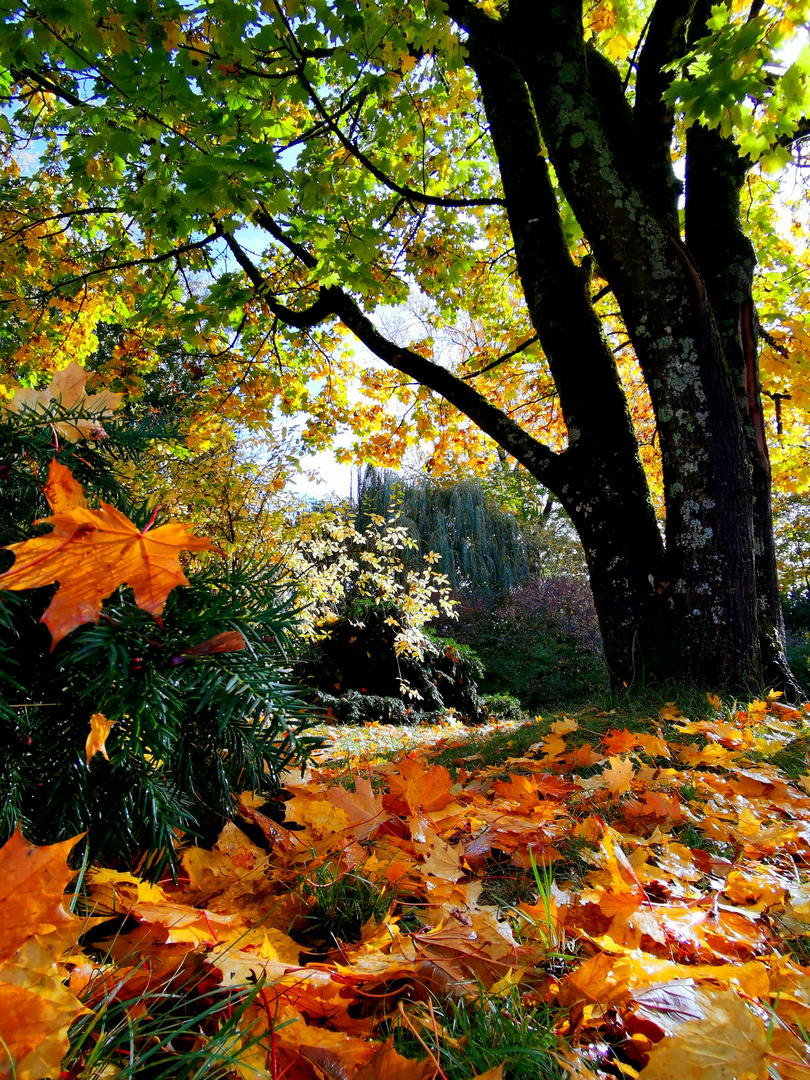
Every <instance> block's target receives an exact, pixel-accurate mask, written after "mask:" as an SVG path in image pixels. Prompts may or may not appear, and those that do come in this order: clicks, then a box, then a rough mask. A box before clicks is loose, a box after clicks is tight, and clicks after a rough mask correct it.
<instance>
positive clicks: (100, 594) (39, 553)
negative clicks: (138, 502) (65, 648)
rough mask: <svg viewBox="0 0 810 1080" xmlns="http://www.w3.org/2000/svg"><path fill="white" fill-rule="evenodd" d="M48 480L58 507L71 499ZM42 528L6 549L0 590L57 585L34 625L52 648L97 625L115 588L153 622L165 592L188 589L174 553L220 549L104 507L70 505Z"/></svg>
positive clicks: (175, 528) (180, 529) (176, 528)
mask: <svg viewBox="0 0 810 1080" xmlns="http://www.w3.org/2000/svg"><path fill="white" fill-rule="evenodd" d="M60 468H61V466H60ZM54 475H55V476H59V477H60V479H59V480H58V481H55V490H57V491H58V492H59V494H58V495H55V496H54V497H55V498H56V499H57V505H59V500H61V499H62V498H63V497H69V498H72V499H74V500H75V498H76V494H75V491H74V492H73V493H72V494H71V495H69V496H65V495H64V492H65V490H66V487H67V486H68V485H66V481H65V479H64V477H63V476H62V474H58V473H55V474H54ZM49 479H50V477H49ZM76 487H78V485H76ZM41 523H42V524H48V525H51V526H53V531H52V532H50V533H48V534H47V535H46V536H38V537H35V538H34V539H33V540H23V541H21V542H20V543H18V544H10V545H8V548H7V550H9V551H12V552H14V556H15V562H14V565H13V566H12V568H11V569H10V570H8V571H6V573H5V574H2V575H0V588H4V589H9V590H12V591H19V590H21V589H36V588H39V587H40V586H42V585H53V584H55V583H56V582H58V583H59V588H58V589H57V591H56V595H55V596H54V598H53V600H52V601H51V603H50V605H49V606H48V608H47V610H46V612H45V614H44V615H43V616H42V620H41V621H42V622H44V623H45V624H46V625H47V627H48V629H49V630H50V632H51V638H52V642H51V649H53V648H54V647H55V646H56V645H57V644H58V643H59V642H60V641H61V640H62V638H63V637H65V636H66V635H67V634H69V633H70V632H71V630H75V629H76V627H77V626H81V625H82V623H88V622H92V623H95V622H98V619H99V615H100V613H101V604H102V601H103V600H105V599H106V598H107V597H108V596H110V595H111V594H112V593H113V592H115V590H116V589H117V588H118V587H119V586H120V585H129V586H130V587H131V588H132V590H133V592H134V594H135V603H136V604H137V605H138V607H139V608H142V609H143V610H144V611H148V612H149V613H150V615H152V616H153V617H154V618H155V620H156V621H157V622H158V623H159V624H160V622H161V619H160V616H161V614H162V613H163V608H164V605H165V603H166V597H167V596H168V594H169V593H170V592H171V590H172V589H174V588H175V587H176V586H177V585H188V579H187V578H186V576H185V574H184V573H183V571H182V569H181V567H180V560H179V557H178V555H179V552H180V551H183V550H185V551H216V552H219V548H217V547H216V546H215V545H214V544H212V543H211V541H210V540H205V539H203V538H202V537H199V536H195V535H194V534H193V533H192V532H191V528H190V526H188V525H180V524H168V525H160V526H158V527H157V528H156V529H151V530H148V531H147V530H143V531H141V530H139V529H138V527H137V526H136V525H135V524H133V522H131V521H130V520H129V518H127V517H125V516H124V515H123V514H122V513H121V512H120V511H118V510H116V509H115V508H114V507H112V506H109V505H108V504H107V503H101V506H100V508H99V509H98V510H92V509H90V508H89V507H87V506H86V505H84V506H82V505H76V504H75V501H74V505H73V506H72V507H71V508H69V509H66V510H62V511H59V512H57V513H55V514H53V515H52V516H51V517H48V518H43V519H42V522H41ZM220 554H221V552H220Z"/></svg>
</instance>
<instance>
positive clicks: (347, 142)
mask: <svg viewBox="0 0 810 1080" xmlns="http://www.w3.org/2000/svg"><path fill="white" fill-rule="evenodd" d="M277 7H278V5H277ZM278 11H279V15H280V17H281V18H282V19H283V21H284V22H285V24H286V25H287V32H288V33H289V35H290V38H291V40H292V41H294V42H295V47H296V49H298V50H299V51H300V52H301V53H302V54H303V50H301V49H300V46H299V44H298V41H297V39H296V38H295V35H294V34H293V31H292V29H291V28H290V26H289V24H288V23H287V20H286V17H285V16H284V13H283V12H282V11H281V8H280V7H278ZM305 63H306V58H305V57H302V63H301V67H300V69H299V72H298V78H299V80H300V82H301V85H302V86H303V87H304V88H305V90H306V91H307V93H308V94H309V96H310V98H311V99H312V102H313V104H314V105H315V110H316V112H317V113H318V115H319V116H320V117H321V119H322V120H323V122H324V123H325V124H326V125H327V127H328V128H329V130H330V131H331V132H332V133H333V134H334V135H335V136H336V137H337V139H338V141H339V142H340V144H341V146H342V147H343V148H344V150H346V151H347V152H348V153H349V154H351V155H352V157H353V158H354V159H355V160H356V161H358V162H359V163H360V164H361V165H362V166H363V168H364V169H366V170H367V171H368V172H370V173H371V175H372V176H373V177H374V178H375V179H377V180H379V181H380V183H381V184H383V186H384V187H387V188H388V189H389V191H394V192H396V194H397V195H402V196H403V197H404V198H405V199H407V200H408V201H409V202H412V203H421V204H423V205H425V206H441V207H445V208H453V207H457V208H463V207H468V206H503V205H504V201H503V199H499V198H480V199H457V198H455V197H452V196H449V195H428V193H427V192H424V191H417V190H416V189H415V188H411V187H406V186H404V185H402V184H398V183H396V181H395V180H392V179H391V177H390V176H388V174H387V173H385V172H383V170H382V169H380V168H379V167H378V166H377V165H375V164H374V162H373V161H372V160H371V158H370V157H368V155H367V154H364V153H363V151H362V150H361V149H360V147H359V146H358V145H357V144H356V143H355V142H353V141H352V140H351V139H349V138H348V137H347V136H346V135H345V134H344V133H343V131H342V129H341V127H340V125H339V124H337V123H336V122H335V120H334V119H333V117H332V115H331V113H330V112H329V110H328V109H327V108H326V106H325V105H324V104H323V102H322V101H321V99H320V98H319V97H318V95H317V93H316V92H315V88H314V86H313V85H312V83H311V82H310V81H309V79H308V78H307V76H306V72H305Z"/></svg>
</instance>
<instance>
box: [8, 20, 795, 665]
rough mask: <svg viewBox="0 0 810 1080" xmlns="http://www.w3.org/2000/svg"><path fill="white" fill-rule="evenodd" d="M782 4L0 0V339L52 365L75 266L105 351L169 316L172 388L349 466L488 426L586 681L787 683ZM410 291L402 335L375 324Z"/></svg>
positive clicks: (789, 338)
mask: <svg viewBox="0 0 810 1080" xmlns="http://www.w3.org/2000/svg"><path fill="white" fill-rule="evenodd" d="M806 10H807V4H806V3H805V2H796V3H788V4H786V5H785V4H780V5H776V4H770V3H766V2H763V0H752V2H751V3H741V2H740V0H727V2H723V3H719V4H716V5H714V6H710V4H709V3H708V2H707V0H655V2H642V0H600V2H598V3H596V4H594V5H587V10H584V9H583V5H582V3H581V0H554V2H552V3H549V4H543V5H538V4H537V3H535V2H529V0H482V2H481V3H478V4H475V3H471V2H470V0H418V2H415V3H414V2H407V3H404V2H398V0H361V2H360V3H354V2H347V0H312V2H307V0H261V3H259V2H258V0H203V2H201V3H200V4H197V5H194V6H193V7H189V6H184V5H182V4H179V3H175V2H172V0H112V2H110V0H105V2H104V3H101V0H42V2H31V3H14V2H10V0H6V3H5V4H4V5H3V13H4V20H5V21H4V25H3V28H2V34H0V61H2V63H3V64H4V65H5V69H6V75H5V76H4V82H3V84H2V85H3V86H5V88H6V89H5V93H6V96H7V99H8V100H9V102H10V107H9V108H6V110H5V112H4V115H3V119H2V120H0V126H4V127H7V131H6V134H5V135H4V136H3V137H4V138H5V139H6V140H7V141H8V142H9V144H13V143H17V145H19V144H20V141H21V140H28V153H27V154H17V155H16V156H14V157H12V159H11V163H10V165H9V166H8V168H7V171H6V174H5V196H4V202H3V206H2V208H0V212H2V219H3V223H4V229H5V235H4V256H3V258H4V263H5V265H6V266H7V267H8V268H9V273H8V274H7V276H6V287H5V292H4V295H3V300H4V304H5V307H4V309H3V310H4V312H5V316H6V321H5V327H4V333H5V334H6V340H7V341H9V342H10V343H11V344H13V346H14V348H15V349H17V350H22V351H23V354H24V358H25V363H26V364H28V365H29V366H30V367H29V368H28V369H26V370H30V371H32V372H33V371H34V370H36V368H37V365H38V364H39V365H40V366H42V365H44V366H47V365H48V364H49V363H50V364H52V363H53V362H54V360H53V357H54V356H56V357H57V358H58V357H59V355H60V353H59V340H58V339H59V335H60V333H63V336H64V338H65V340H66V341H67V346H66V348H67V349H68V350H69V333H68V330H69V326H70V320H71V318H72V315H71V312H75V311H76V310H77V308H80V306H81V298H82V296H83V295H85V294H86V295H90V294H92V295H93V297H94V299H95V302H97V303H98V304H99V306H100V308H101V307H103V305H102V300H101V299H99V294H101V295H102V297H106V302H107V303H108V304H110V305H113V306H115V304H116V303H117V305H118V307H117V308H116V316H117V317H118V318H119V319H120V318H125V316H126V317H128V318H129V320H130V328H131V334H132V337H133V339H137V341H138V349H136V350H134V351H133V352H132V354H131V355H130V354H128V353H127V351H126V350H123V351H122V354H121V355H120V356H119V357H118V360H117V367H115V368H114V369H113V368H108V370H107V374H108V375H112V376H115V377H117V378H119V379H122V378H124V379H125V378H128V377H129V378H132V377H133V371H134V372H135V374H136V375H138V374H139V375H140V377H144V372H148V366H149V347H148V337H149V334H155V335H159V334H164V335H165V334H169V335H175V336H182V338H183V339H184V341H185V342H186V346H187V348H188V350H189V352H190V353H191V354H192V355H191V358H190V362H193V363H194V364H196V365H197V366H198V368H199V370H200V373H201V374H200V377H199V380H198V383H197V385H198V388H199V409H198V411H199V412H201V413H202V412H205V411H206V410H208V412H209V413H211V414H213V413H216V412H217V411H219V412H220V413H223V412H224V413H225V414H226V415H230V416H231V417H233V418H234V419H235V420H238V421H239V422H242V423H253V424H261V423H262V422H264V421H265V420H266V418H267V417H268V416H269V415H270V414H271V413H272V412H273V410H274V409H275V410H276V411H278V410H280V411H281V412H287V413H302V412H303V413H307V414H308V415H309V417H310V421H309V425H308V428H307V431H306V436H307V438H308V439H309V440H310V442H311V443H312V444H313V445H323V444H324V443H325V442H328V440H329V439H330V438H331V436H332V435H333V434H334V433H335V431H336V430H337V428H338V427H339V425H341V424H342V423H345V424H348V425H350V426H351V427H353V429H354V431H355V432H356V433H357V440H358V441H357V445H356V448H355V449H356V452H357V454H358V456H361V457H365V458H366V459H367V460H368V459H370V460H374V461H376V462H377V463H379V464H391V463H393V462H395V461H396V460H397V458H398V456H399V455H401V454H402V452H403V451H404V449H405V448H406V447H407V446H408V445H409V444H410V443H412V442H414V441H416V440H418V439H421V440H429V441H432V447H433V456H432V458H431V464H432V466H433V468H434V469H435V470H436V471H441V469H442V468H443V467H445V465H446V463H447V462H448V461H449V460H450V459H451V458H453V457H454V456H455V457H456V458H460V459H461V460H462V461H465V462H467V463H472V464H475V463H482V462H484V461H485V460H486V459H487V455H488V454H489V453H490V450H491V446H492V444H491V442H488V441H487V440H486V439H484V438H483V437H482V436H481V435H480V432H483V433H485V434H486V436H487V437H488V439H489V440H494V442H495V443H496V444H498V445H499V446H500V447H501V448H502V450H503V451H505V452H506V453H507V454H509V455H511V456H512V457H513V458H514V459H516V460H517V461H518V462H520V463H521V464H522V465H523V466H524V467H525V468H526V469H527V470H528V471H529V472H530V473H531V474H532V475H533V476H534V477H536V478H537V479H539V480H540V481H541V483H542V484H543V485H544V486H545V487H546V488H547V489H548V490H550V491H551V492H553V494H554V495H555V496H556V498H557V499H559V500H560V502H561V503H562V504H563V505H564V507H565V508H566V510H567V512H568V513H569V515H570V517H571V519H572V521H573V522H574V524H575V526H576V528H577V530H578V532H579V535H580V537H581V539H582V543H583V545H584V549H585V552H586V556H587V561H588V567H589V572H590V577H591V585H592V588H593V593H594V598H595V602H596V607H597V611H598V614H599V620H600V625H601V630H602V636H603V639H604V643H605V650H606V658H607V662H608V666H609V668H610V671H611V673H612V677H613V679H614V681H615V682H616V683H618V684H621V683H630V682H631V681H632V680H633V679H634V678H635V677H637V676H638V675H639V673H640V671H641V670H642V667H643V668H644V669H645V670H646V672H647V674H648V675H650V674H652V673H657V674H670V675H679V676H686V677H690V678H693V679H696V680H699V681H703V682H708V683H712V684H719V683H744V682H746V681H749V682H757V683H761V682H763V681H765V682H767V683H771V684H778V685H781V686H789V685H790V682H791V679H790V673H789V671H788V669H787V666H786V664H785V660H784V648H783V639H784V635H783V628H782V618H781V613H780V607H779V597H778V586H777V578H776V565H775V558H774V545H773V539H772V526H771V508H770V486H771V466H770V463H769V455H768V446H767V439H766V436H767V426H768V424H767V417H766V413H765V411H764V409H763V404H762V390H763V388H762V387H761V384H760V373H759V363H760V355H759V353H760V344H761V342H762V340H763V335H765V339H766V340H767V341H768V342H769V344H768V346H767V348H768V349H769V350H770V354H769V356H770V360H771V361H773V362H770V364H769V368H768V379H769V382H768V385H766V386H765V387H764V390H765V391H767V392H768V393H770V394H771V398H770V399H769V401H775V403H776V405H777V406H778V407H779V425H780V427H781V429H782V430H787V429H788V428H789V427H790V424H793V426H794V427H796V426H797V425H798V426H800V425H801V424H802V423H803V420H802V418H801V416H800V415H798V414H797V411H796V410H797V408H798V406H799V405H801V402H799V400H798V395H797V394H794V400H793V401H790V400H789V399H788V395H789V394H790V393H791V387H790V385H789V380H790V377H791V373H792V372H793V371H795V370H799V369H800V366H801V362H802V359H801V358H802V353H801V331H802V327H801V321H800V318H799V315H800V312H799V308H798V307H797V297H796V296H793V297H792V296H791V295H790V293H789V291H787V289H786V285H785V282H788V281H790V280H793V281H795V280H800V275H798V276H796V275H794V276H793V277H791V274H793V272H794V271H797V270H801V269H802V268H803V259H804V251H803V249H802V246H801V244H802V240H801V235H800V233H801V230H799V234H798V235H797V237H796V238H795V240H794V241H793V242H791V238H790V237H789V236H786V237H785V238H784V239H781V240H780V239H779V238H778V236H777V231H778V229H779V227H780V226H779V213H778V212H777V210H778V208H779V206H780V204H779V203H778V199H779V191H778V184H777V183H776V182H775V181H773V180H772V179H771V178H772V177H773V176H774V175H775V173H774V172H773V170H774V168H778V167H780V166H782V165H784V164H786V163H787V162H788V161H789V160H790V152H791V147H793V146H794V145H799V144H800V140H801V138H802V136H803V133H804V131H805V125H804V119H803V115H804V107H805V99H806V97H807V75H806V67H807V54H806V53H803V54H801V55H800V56H799V58H798V59H797V60H796V61H795V62H793V63H788V62H787V61H786V60H784V57H785V56H787V55H789V52H790V48H791V43H792V41H793V40H794V39H795V38H797V37H798V36H799V35H800V33H801V31H802V29H803V26H804V22H803V20H804V17H805V12H806ZM794 53H795V50H794ZM680 164H682V165H684V167H685V191H684V190H683V188H684V185H683V184H682V182H681V180H680V179H679V177H680V176H681V175H684V174H683V173H681V172H680V171H679V165H680ZM768 170H771V171H770V172H769V171H768ZM743 205H744V213H743V212H741V207H743ZM55 247H56V248H58V249H59V254H58V257H54V255H53V250H54V248H55ZM64 252H68V253H69V258H68V257H67V255H66V254H64ZM758 253H759V255H760V258H761V261H762V271H761V274H760V277H759V278H757V277H756V267H757V255H758ZM21 268H22V269H21ZM202 273H207V274H209V275H210V282H209V284H208V286H204V285H203V284H202V283H201V274H202ZM413 288H418V289H419V290H421V291H422V293H424V294H425V296H426V297H427V298H428V299H429V318H427V317H426V319H425V320H423V329H422V330H421V331H420V330H419V329H418V328H417V331H416V332H415V333H414V332H410V333H408V334H406V335H400V336H399V337H397V336H396V335H395V336H392V335H390V334H387V333H386V332H385V331H384V330H383V329H382V326H384V325H385V321H384V320H381V319H378V318H374V317H373V316H374V312H375V310H377V309H379V308H380V307H381V306H382V305H391V304H396V303H399V302H401V301H403V300H404V299H405V298H406V296H407V293H408V291H409V289H413ZM757 288H759V289H760V295H761V294H762V290H763V289H767V290H769V292H768V306H767V316H768V321H767V325H766V326H765V327H761V326H760V321H759V318H758V315H757V304H756V298H757ZM105 290H106V291H105ZM122 306H123V307H125V308H126V309H127V313H128V314H127V313H122V311H121V310H120V309H121V307H122ZM440 324H444V326H445V328H446V335H449V337H450V338H452V339H454V340H455V344H456V348H455V349H453V350H443V351H442V352H435V351H434V346H435V345H436V344H437V342H438V341H439V339H440V335H439V336H437V335H438V331H437V330H436V327H437V326H439V325H440ZM43 326H47V327H48V333H47V334H46V335H43V334H42V333H41V328H42V327H43ZM38 333H39V334H40V336H42V337H44V339H45V341H44V344H43V346H42V348H39V345H38V344H37V342H38V338H37V334H38ZM352 337H353V338H354V339H356V340H358V341H360V342H362V344H363V345H364V346H365V347H366V350H368V351H370V353H371V359H363V358H362V357H361V358H356V357H354V356H352V354H351V352H350V350H349V348H348V347H347V338H349V339H350V338H352ZM145 341H146V342H147V344H146V345H144V342H145ZM32 342H33V344H32ZM38 349H39V351H38ZM363 356H365V357H368V353H367V352H366V353H363ZM65 359H66V358H65ZM775 361H778V362H779V364H783V367H782V368H778V367H777V365H776V362H775ZM58 362H59V363H61V362H62V361H61V360H58ZM780 371H781V374H780ZM103 374H104V373H103V372H102V375H103ZM353 380H354V381H353ZM349 386H351V387H354V389H353V390H352V391H351V392H350V391H349V390H348V389H347V387H349ZM358 387H359V391H358V389H357V388H358ZM388 406H390V407H388ZM791 408H793V409H794V413H793V414H792V417H791V416H789V410H790V409H791ZM788 420H790V423H788ZM655 498H658V499H659V500H660V508H661V509H662V511H663V513H664V515H665V535H664V536H662V532H661V529H660V528H659V524H658V520H657V518H656V508H655V506H654V499H655Z"/></svg>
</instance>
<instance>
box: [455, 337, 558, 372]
mask: <svg viewBox="0 0 810 1080" xmlns="http://www.w3.org/2000/svg"><path fill="white" fill-rule="evenodd" d="M539 340H540V338H539V337H538V336H537V334H533V335H532V337H530V338H528V339H527V340H526V341H524V342H522V343H521V344H520V345H518V347H517V348H516V349H512V351H511V352H508V353H505V354H504V355H503V356H499V357H498V358H497V359H495V360H491V361H490V362H489V363H488V364H486V365H485V366H484V367H482V368H479V369H478V371H471V372H470V373H469V375H465V376H464V380H465V382H466V381H469V380H470V379H477V378H478V376H479V375H483V374H484V373H485V372H487V371H492V369H493V368H496V367H500V365H501V364H505V363H506V361H507V360H511V359H512V357H513V356H519V355H520V353H522V352H525V351H526V349H528V348H529V346H530V345H534V343H535V342H536V341H539ZM465 363H467V364H468V363H469V360H466V361H465Z"/></svg>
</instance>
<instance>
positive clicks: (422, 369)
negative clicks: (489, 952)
mask: <svg viewBox="0 0 810 1080" xmlns="http://www.w3.org/2000/svg"><path fill="white" fill-rule="evenodd" d="M326 292H327V293H328V294H329V296H330V302H331V303H332V305H333V310H334V312H335V314H336V315H337V316H338V318H339V319H340V321H341V322H342V323H343V324H344V326H347V327H348V328H349V329H350V330H351V331H352V333H353V334H354V335H355V337H357V339H358V340H359V341H361V342H362V343H363V344H364V345H365V346H366V348H367V349H369V350H370V351H371V352H373V353H374V355H375V356H377V357H378V358H379V359H380V360H382V361H383V362H384V363H386V364H388V366H389V367H392V368H394V369H395V370H396V371H401V372H402V373H403V374H404V375H408V376H409V377H410V378H412V379H414V380H415V381H416V382H418V383H421V385H422V386H426V387H428V389H430V390H434V391H435V392H436V393H437V394H440V395H441V396H442V397H443V398H444V399H445V400H446V401H449V402H450V404H451V405H454V406H455V407H456V408H457V409H458V410H459V412H462V413H464V415H465V416H468V417H469V418H470V419H471V420H472V421H473V422H474V423H475V424H477V425H478V427H480V428H481V430H482V431H485V432H486V433H487V435H489V436H491V438H493V439H494V440H495V442H496V443H497V444H498V445H499V446H502V447H503V448H504V449H505V450H506V451H507V453H509V454H511V455H512V457H514V458H515V459H516V460H517V461H519V462H520V464H521V465H523V466H525V468H527V469H528V470H529V472H531V474H532V475H533V476H536V477H537V478H538V479H539V480H541V482H542V483H543V484H545V485H546V487H549V488H550V489H551V490H555V489H557V490H559V487H560V485H561V483H562V482H563V476H564V469H563V464H564V463H565V461H566V456H565V454H555V453H554V452H553V451H552V450H549V448H548V447H547V446H544V445H543V443H541V442H539V441H538V440H537V439H535V438H533V436H531V435H529V434H528V432H526V431H524V430H523V428H521V427H520V425H519V424H517V423H515V421H514V420H512V419H511V418H510V417H509V416H507V415H506V413H505V412H503V411H502V410H501V409H499V408H497V406H495V405H493V404H492V403H491V402H490V401H488V400H487V399H486V398H485V397H484V396H483V394H480V393H479V392H478V391H477V390H475V389H474V388H473V387H472V386H470V385H468V383H466V382H465V381H464V380H463V379H460V378H459V377H458V376H457V375H454V374H453V373H452V372H450V371H448V370H447V368H444V367H441V365H440V364H436V363H434V361H433V360H427V359H426V358H425V357H424V356H420V355H419V353H417V352H414V351H413V350H412V349H407V348H400V347H399V346H398V345H396V344H395V343H394V342H393V341H390V340H389V339H388V338H386V337H384V335H383V334H381V333H380V332H379V330H378V329H377V327H376V326H375V325H374V323H373V322H372V321H371V319H369V318H368V316H367V315H365V314H364V313H363V312H362V311H361V310H360V308H359V306H358V305H357V303H356V302H355V301H354V300H353V299H352V298H351V297H350V296H349V295H348V294H347V293H345V292H343V290H342V289H327V290H326Z"/></svg>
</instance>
